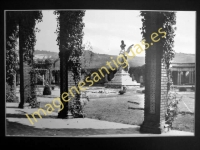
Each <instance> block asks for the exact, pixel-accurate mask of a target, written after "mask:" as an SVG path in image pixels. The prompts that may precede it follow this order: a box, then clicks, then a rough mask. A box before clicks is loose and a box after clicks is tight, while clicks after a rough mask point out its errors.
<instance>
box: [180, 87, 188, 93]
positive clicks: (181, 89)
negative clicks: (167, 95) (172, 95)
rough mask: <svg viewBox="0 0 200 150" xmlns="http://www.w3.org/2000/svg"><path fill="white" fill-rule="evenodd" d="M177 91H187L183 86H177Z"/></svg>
mask: <svg viewBox="0 0 200 150" xmlns="http://www.w3.org/2000/svg"><path fill="white" fill-rule="evenodd" d="M179 91H180V92H181V91H187V89H186V88H185V87H180V88H179Z"/></svg>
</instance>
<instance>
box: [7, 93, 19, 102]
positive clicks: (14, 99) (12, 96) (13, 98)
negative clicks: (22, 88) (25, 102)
mask: <svg viewBox="0 0 200 150" xmlns="http://www.w3.org/2000/svg"><path fill="white" fill-rule="evenodd" d="M6 102H11V103H18V102H19V97H17V96H16V95H15V94H14V93H12V92H8V93H6Z"/></svg>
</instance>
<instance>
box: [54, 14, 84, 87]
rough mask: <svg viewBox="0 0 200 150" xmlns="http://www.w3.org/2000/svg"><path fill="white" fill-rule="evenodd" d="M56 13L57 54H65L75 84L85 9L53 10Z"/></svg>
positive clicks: (81, 50)
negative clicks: (58, 49) (58, 50)
mask: <svg viewBox="0 0 200 150" xmlns="http://www.w3.org/2000/svg"><path fill="white" fill-rule="evenodd" d="M54 14H55V15H57V22H58V26H57V30H56V33H57V35H58V37H57V42H58V45H59V48H60V52H59V56H60V57H61V55H62V56H63V55H64V56H66V57H65V59H66V60H68V66H69V69H71V70H72V73H73V77H74V81H75V84H76V85H77V84H78V82H79V80H80V71H81V62H80V59H81V56H82V53H83V50H84V47H83V46H82V38H83V35H84V33H83V31H82V30H83V27H84V23H83V16H84V15H85V11H54Z"/></svg>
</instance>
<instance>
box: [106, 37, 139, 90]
mask: <svg viewBox="0 0 200 150" xmlns="http://www.w3.org/2000/svg"><path fill="white" fill-rule="evenodd" d="M132 46H133V45H131V46H129V48H128V49H127V51H126V53H129V52H130V49H131V47H132ZM120 47H121V51H120V53H119V55H123V56H124V57H125V58H126V61H127V62H128V60H127V56H125V47H126V45H125V44H124V41H123V40H122V41H121V46H120ZM121 62H123V60H122V58H121ZM128 70H129V64H128V65H127V67H125V68H123V66H122V65H121V66H119V68H118V70H117V72H116V73H115V75H114V78H113V79H112V80H111V81H109V82H108V83H105V84H104V85H105V87H106V88H122V87H124V86H125V87H127V88H132V87H135V86H140V83H137V82H136V80H134V81H132V78H131V77H130V75H129V73H128Z"/></svg>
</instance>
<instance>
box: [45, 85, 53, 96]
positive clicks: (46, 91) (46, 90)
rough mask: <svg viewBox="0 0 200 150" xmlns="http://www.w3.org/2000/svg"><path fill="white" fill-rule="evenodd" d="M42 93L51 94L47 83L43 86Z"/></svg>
mask: <svg viewBox="0 0 200 150" xmlns="http://www.w3.org/2000/svg"><path fill="white" fill-rule="evenodd" d="M43 95H51V89H50V86H49V85H48V84H47V85H45V87H44V90H43Z"/></svg>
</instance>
